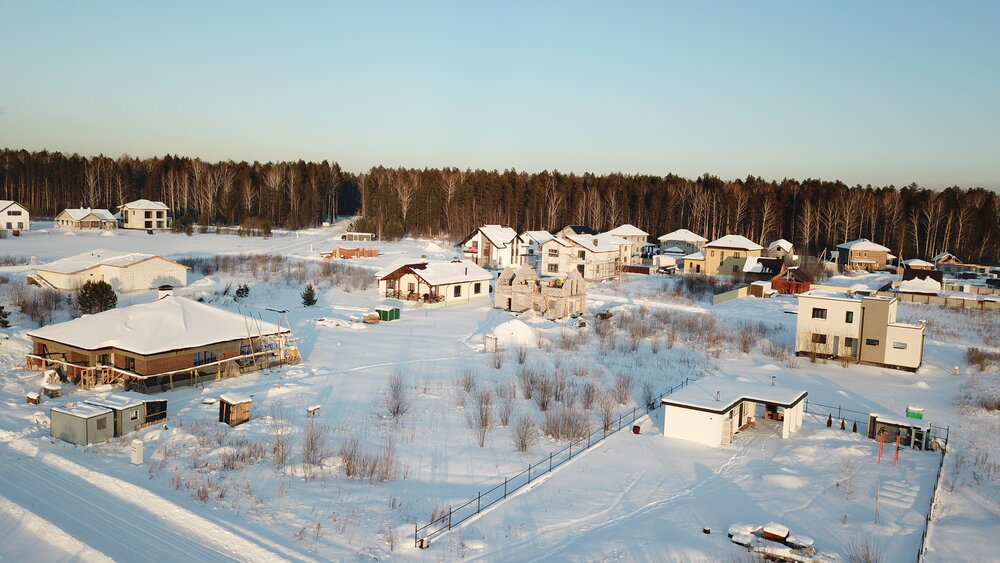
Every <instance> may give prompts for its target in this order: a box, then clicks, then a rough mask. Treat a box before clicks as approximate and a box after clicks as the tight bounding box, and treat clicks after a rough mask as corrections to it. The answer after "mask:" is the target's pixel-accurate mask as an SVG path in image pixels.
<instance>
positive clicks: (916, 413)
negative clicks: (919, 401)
mask: <svg viewBox="0 0 1000 563" xmlns="http://www.w3.org/2000/svg"><path fill="white" fill-rule="evenodd" d="M906 418H916V419H920V420H923V418H924V409H922V408H920V407H906Z"/></svg>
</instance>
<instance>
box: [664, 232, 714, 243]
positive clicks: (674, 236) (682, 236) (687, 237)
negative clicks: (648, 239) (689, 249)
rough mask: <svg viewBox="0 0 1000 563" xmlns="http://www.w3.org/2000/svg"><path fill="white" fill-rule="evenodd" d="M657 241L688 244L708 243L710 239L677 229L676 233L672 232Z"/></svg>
mask: <svg viewBox="0 0 1000 563" xmlns="http://www.w3.org/2000/svg"><path fill="white" fill-rule="evenodd" d="M656 240H683V241H686V242H708V239H707V238H705V237H703V236H700V235H696V234H694V233H692V232H691V231H689V230H687V229H677V230H676V231H671V232H669V233H667V234H665V235H663V236H662V237H660V238H658V239H656Z"/></svg>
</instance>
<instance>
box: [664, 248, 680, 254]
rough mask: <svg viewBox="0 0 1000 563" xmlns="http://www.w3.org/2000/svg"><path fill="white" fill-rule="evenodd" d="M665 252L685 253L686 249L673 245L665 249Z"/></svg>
mask: <svg viewBox="0 0 1000 563" xmlns="http://www.w3.org/2000/svg"><path fill="white" fill-rule="evenodd" d="M663 254H684V250H683V249H681V248H677V247H676V246H671V247H670V248H668V249H666V250H664V251H663Z"/></svg>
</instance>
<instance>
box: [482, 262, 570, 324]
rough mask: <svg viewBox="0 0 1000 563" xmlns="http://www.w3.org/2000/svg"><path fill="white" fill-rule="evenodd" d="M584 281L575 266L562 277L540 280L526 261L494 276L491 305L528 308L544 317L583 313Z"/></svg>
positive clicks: (513, 309) (499, 307) (550, 317)
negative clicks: (515, 267)
mask: <svg viewBox="0 0 1000 563" xmlns="http://www.w3.org/2000/svg"><path fill="white" fill-rule="evenodd" d="M585 286H586V284H585V283H584V282H583V278H582V277H581V276H580V272H578V271H577V270H571V271H570V273H569V275H567V276H566V277H565V278H557V279H548V280H542V279H540V278H539V277H538V274H536V273H535V270H534V269H533V268H532V267H531V266H530V265H528V264H524V265H522V266H521V267H520V268H519V269H518V270H516V271H515V270H514V268H507V269H506V270H504V271H503V273H501V274H500V277H499V278H497V283H496V287H495V288H494V292H493V293H494V298H493V306H494V307H496V308H498V309H504V310H507V311H525V310H532V311H534V312H536V313H538V314H541V315H544V316H545V318H547V319H560V318H563V317H568V316H570V315H574V314H578V313H583V312H584V310H585V309H584V306H585V304H586V299H587V293H586V287H585Z"/></svg>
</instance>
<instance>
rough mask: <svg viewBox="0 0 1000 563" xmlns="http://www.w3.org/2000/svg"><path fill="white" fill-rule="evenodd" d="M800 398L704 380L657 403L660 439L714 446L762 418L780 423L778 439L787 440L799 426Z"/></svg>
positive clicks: (719, 380)
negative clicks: (660, 412) (660, 414)
mask: <svg viewBox="0 0 1000 563" xmlns="http://www.w3.org/2000/svg"><path fill="white" fill-rule="evenodd" d="M806 395H807V393H806V392H805V391H801V390H796V389H788V388H785V387H777V386H772V385H764V384H761V383H752V382H745V381H736V380H733V379H728V378H725V377H705V378H702V379H699V380H697V381H694V382H692V383H690V384H688V385H687V386H686V387H683V388H681V389H679V390H677V391H675V392H674V393H672V394H670V395H669V396H667V397H664V398H663V399H662V402H663V407H664V412H663V435H664V436H666V437H668V438H680V439H682V440H690V441H692V442H699V443H702V444H705V445H707V446H718V445H720V444H729V443H731V442H732V441H733V436H734V435H735V434H736V433H737V432H738V431H739V430H741V429H743V428H745V427H747V426H748V425H749V424H750V423H752V422H753V421H754V420H756V419H758V418H765V419H771V420H777V421H780V422H781V437H782V438H788V436H789V435H790V434H791V433H793V432H795V431H797V430H798V429H799V428H800V427H801V426H802V413H803V409H804V407H805V398H806ZM759 407H762V408H759Z"/></svg>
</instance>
